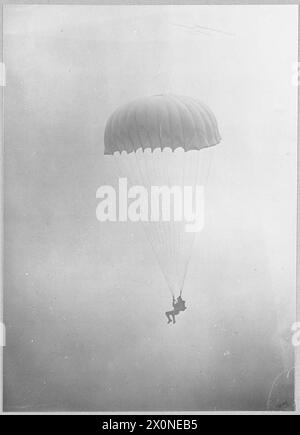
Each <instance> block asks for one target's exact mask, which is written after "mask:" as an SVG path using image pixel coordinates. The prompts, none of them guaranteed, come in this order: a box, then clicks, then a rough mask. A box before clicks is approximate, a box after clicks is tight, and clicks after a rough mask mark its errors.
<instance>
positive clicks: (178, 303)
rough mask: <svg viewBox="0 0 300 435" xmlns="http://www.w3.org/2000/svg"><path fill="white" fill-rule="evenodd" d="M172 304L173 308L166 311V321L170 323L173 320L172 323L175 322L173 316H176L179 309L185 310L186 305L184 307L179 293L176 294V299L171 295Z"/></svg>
mask: <svg viewBox="0 0 300 435" xmlns="http://www.w3.org/2000/svg"><path fill="white" fill-rule="evenodd" d="M172 305H173V310H171V311H166V316H167V319H168V323H171V322H172V321H173V324H174V323H176V320H175V316H178V314H179V313H180V312H181V311H185V310H186V308H187V307H186V305H185V301H184V300H183V299H182V297H181V295H180V296H178V298H177V299H175V298H174V296H173V303H172Z"/></svg>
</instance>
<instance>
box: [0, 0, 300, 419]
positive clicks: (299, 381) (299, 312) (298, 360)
mask: <svg viewBox="0 0 300 435" xmlns="http://www.w3.org/2000/svg"><path fill="white" fill-rule="evenodd" d="M0 5H1V7H0V22H1V32H0V38H1V39H0V46H1V48H0V64H1V69H0V87H1V89H0V94H1V95H0V98H1V101H0V132H1V134H0V147H1V150H0V177H1V178H0V210H1V217H0V220H1V221H2V222H1V225H0V245H1V248H0V326H1V325H2V327H1V330H0V412H1V411H3V346H5V325H4V322H3V318H4V317H3V259H4V254H3V241H4V229H3V217H4V212H3V193H4V177H3V172H4V165H3V153H4V88H5V65H3V10H4V8H5V7H6V6H8V5H47V6H51V5H66V6H67V5H70V6H72V5H77V6H79V5H82V6H89V5H95V6H96V5H98V6H105V5H106V6H109V5H116V6H120V5H125V6H126V5H127V6H134V5H149V6H151V5H153V6H154V5H156V6H162V5H170V6H171V5H174V6H176V5H186V6H189V5H191V6H193V5H194V6H195V5H199V6H200V5H204V6H212V5H219V6H221V5H224V6H228V5H233V6H234V5H236V6H254V5H256V6H266V5H270V6H271V5H278V6H288V5H291V6H292V5H298V103H297V104H298V125H297V241H296V248H297V253H296V307H295V309H296V322H300V295H299V292H300V289H299V279H300V264H299V254H300V237H299V231H300V201H299V200H298V193H299V192H300V175H299V172H300V153H299V151H298V150H299V142H300V140H299V138H300V83H299V74H300V30H299V26H300V0H290V1H280V0H277V1H276V0H261V1H258V0H256V1H255V0H248V1H238V0H236V1H234V0H231V1H226V0H225V1H221V0H219V1H211V0H210V1H201V0H198V1H194V0H188V1H182V0H181V1H178V0H173V1H166V0H162V1H158V0H154V1H134V0H132V1H131V0H128V1H120V0H111V1H101V0H98V1H97V0H94V1H91V0H88V1H85V2H83V1H80V0H64V1H52V0H36V1H28V0H14V1H10V0H8V1H0ZM291 75H292V70H291ZM291 326H292V325H291ZM7 414H9V415H13V414H17V415H18V414H23V413H17V412H9V413H7ZM25 414H34V415H36V414H44V415H48V414H52V415H55V414H64V415H78V414H80V415H151V414H157V415H164V414H169V415H216V414H217V415H247V414H250V415H276V414H277V415H278V414H279V415H282V414H284V415H300V346H298V347H295V411H293V412H271V411H258V412H247V411H243V412H234V411H233V412H231V411H230V412H229V411H226V412H225V411H224V412H219V411H218V412H213V411H212V412H182V411H180V410H178V411H176V412H175V411H174V412H170V411H168V412H157V411H155V410H154V411H153V412H80V411H79V412H51V411H49V412H41V413H39V412H29V413H25Z"/></svg>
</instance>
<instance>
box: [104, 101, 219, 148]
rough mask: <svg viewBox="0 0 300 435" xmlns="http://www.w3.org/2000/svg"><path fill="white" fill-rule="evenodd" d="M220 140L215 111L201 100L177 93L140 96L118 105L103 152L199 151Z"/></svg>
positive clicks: (107, 132)
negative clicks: (141, 150)
mask: <svg viewBox="0 0 300 435" xmlns="http://www.w3.org/2000/svg"><path fill="white" fill-rule="evenodd" d="M220 140H221V137H220V134H219V130H218V126H217V121H216V118H215V116H214V114H213V113H212V111H211V110H210V109H209V108H208V107H207V106H206V105H204V104H203V103H201V102H200V101H198V100H196V99H193V98H191V97H185V96H177V95H155V96H150V97H143V98H138V99H136V100H134V101H132V102H130V103H128V104H125V105H123V106H121V107H119V108H118V109H117V110H116V111H115V112H113V114H112V115H111V116H110V118H109V119H108V121H107V124H106V128H105V134H104V146H105V148H104V153H105V154H107V155H112V154H114V153H115V152H120V153H122V152H123V151H125V152H127V153H132V152H136V151H137V150H138V149H140V148H142V149H143V150H145V149H147V148H150V149H151V150H152V151H153V150H155V149H157V148H158V149H161V150H162V149H164V148H170V149H172V150H173V151H174V150H175V149H176V148H180V147H181V148H183V149H184V150H185V151H189V150H200V149H202V148H207V147H211V146H214V145H217V144H218V143H219V142H220Z"/></svg>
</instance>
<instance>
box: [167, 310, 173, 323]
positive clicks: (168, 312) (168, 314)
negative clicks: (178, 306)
mask: <svg viewBox="0 0 300 435" xmlns="http://www.w3.org/2000/svg"><path fill="white" fill-rule="evenodd" d="M171 315H172V311H166V316H167V318H168V323H171V322H172V320H171V317H170V316H171Z"/></svg>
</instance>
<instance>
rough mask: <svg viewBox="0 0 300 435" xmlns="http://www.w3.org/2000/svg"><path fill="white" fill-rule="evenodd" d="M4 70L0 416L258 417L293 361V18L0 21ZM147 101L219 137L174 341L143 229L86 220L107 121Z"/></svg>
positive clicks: (21, 16) (206, 14)
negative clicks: (186, 111)
mask: <svg viewBox="0 0 300 435" xmlns="http://www.w3.org/2000/svg"><path fill="white" fill-rule="evenodd" d="M197 26H201V27H197ZM4 61H5V64H6V68H7V86H6V88H5V206H6V209H5V283H4V284H5V323H6V328H7V347H6V349H5V352H4V384H5V395H4V405H5V409H6V410H10V411H20V410H24V411H41V410H43V411H47V410H57V411H108V410H110V411H132V410H137V411H142V410H145V411H146V410H156V411H167V410H171V411H176V410H187V411H197V410H199V411H200V410H214V409H218V410H225V409H234V410H243V409H247V410H256V409H265V408H266V404H267V399H268V394H269V392H270V389H271V386H272V382H273V381H274V379H275V378H276V376H277V375H278V374H279V373H280V372H281V371H282V370H286V369H290V368H292V367H293V364H294V363H293V355H292V349H291V348H290V345H289V330H290V326H291V324H292V322H293V321H294V313H295V261H296V260H295V246H296V244H295V231H296V144H297V143H296V140H297V88H296V87H294V86H293V85H292V71H293V64H294V63H295V62H297V7H296V6H288V7H283V6H248V7H239V6H210V7H206V6H205V7H204V6H178V7H175V6H174V7H173V6H163V7H161V6H160V7H158V6H123V7H119V6H113V7H109V6H105V7H104V6H103V7H92V6H80V7H77V6H70V7H67V6H7V7H5V14H4ZM161 93H174V94H183V95H190V96H192V97H195V98H199V99H201V100H203V101H204V102H206V103H207V104H208V105H209V106H210V107H211V108H212V109H213V111H214V113H215V115H216V117H217V119H218V123H219V129H220V133H221V136H222V143H221V145H220V146H219V147H218V148H216V149H215V152H214V158H213V164H212V167H211V172H210V177H209V185H208V188H207V194H206V197H207V204H206V226H205V229H204V231H203V232H202V233H201V234H200V236H199V237H198V240H197V243H196V246H195V251H194V255H193V258H192V261H191V264H190V270H189V274H188V277H187V281H186V289H185V298H186V299H187V304H188V306H189V309H188V311H186V312H185V313H184V314H182V315H180V316H179V319H178V323H177V324H176V325H175V326H173V325H172V326H170V325H166V322H165V318H164V311H166V310H167V309H169V307H170V296H169V293H168V290H167V287H166V283H165V281H164V278H163V275H162V273H161V271H160V269H159V268H158V266H157V264H156V260H155V258H154V256H153V253H152V251H151V248H150V247H149V245H148V243H147V239H146V238H145V235H144V233H143V231H142V229H141V228H140V227H139V225H137V224H120V223H119V224H100V223H99V222H98V221H97V220H96V216H95V209H96V205H97V201H96V198H95V194H96V190H97V188H98V187H99V186H100V185H101V184H103V183H107V182H108V181H110V182H113V175H112V172H111V171H112V170H111V166H110V164H109V162H107V160H105V158H104V156H103V133H104V127H105V122H106V120H107V118H108V116H109V115H110V113H111V112H112V110H114V109H115V108H116V107H117V106H119V105H120V104H122V103H125V102H127V101H128V100H131V99H133V98H136V97H139V96H143V95H152V94H161ZM287 383H288V380H286V381H285V385H283V386H282V387H281V388H279V389H278V397H279V399H278V398H277V399H278V400H277V399H276V398H275V399H274V400H275V402H276V400H277V402H276V403H278V404H279V405H280V406H283V407H284V401H286V396H288V394H290V393H286V391H288V388H289V386H288V385H286V384H287ZM275 387H276V388H277V384H276V385H275ZM276 388H275V390H274V391H276ZM280 395H282V397H281V396H280Z"/></svg>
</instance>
